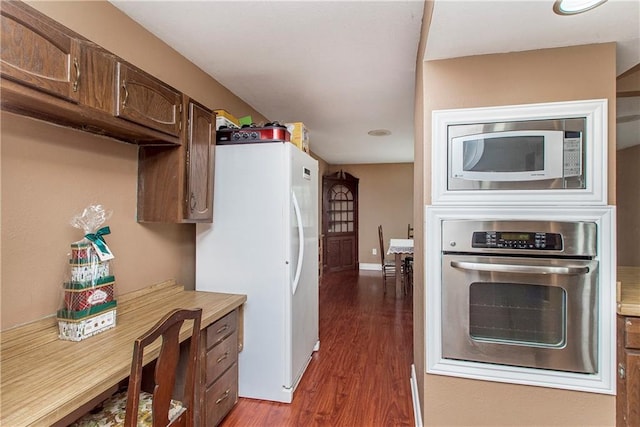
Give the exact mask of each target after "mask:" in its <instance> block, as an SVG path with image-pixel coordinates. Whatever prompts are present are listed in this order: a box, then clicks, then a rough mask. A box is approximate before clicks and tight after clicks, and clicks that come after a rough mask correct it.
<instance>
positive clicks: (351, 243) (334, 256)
mask: <svg viewBox="0 0 640 427" xmlns="http://www.w3.org/2000/svg"><path fill="white" fill-rule="evenodd" d="M326 240H327V243H326V245H327V246H326V258H327V260H326V263H327V265H328V266H329V267H328V269H327V270H328V271H342V270H353V269H354V268H355V259H356V256H355V250H356V242H355V237H354V236H351V235H349V236H335V237H327V239H326Z"/></svg>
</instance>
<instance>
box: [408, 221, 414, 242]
mask: <svg viewBox="0 0 640 427" xmlns="http://www.w3.org/2000/svg"><path fill="white" fill-rule="evenodd" d="M407 239H413V227H412V226H411V224H407Z"/></svg>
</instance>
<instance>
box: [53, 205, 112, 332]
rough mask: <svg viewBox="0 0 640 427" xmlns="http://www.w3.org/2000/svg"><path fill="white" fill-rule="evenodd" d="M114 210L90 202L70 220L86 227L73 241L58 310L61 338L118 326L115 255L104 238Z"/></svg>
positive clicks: (77, 225) (73, 223) (76, 224)
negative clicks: (114, 268) (113, 262)
mask: <svg viewBox="0 0 640 427" xmlns="http://www.w3.org/2000/svg"><path fill="white" fill-rule="evenodd" d="M111 214H112V212H111V211H106V210H105V209H104V208H103V207H102V206H101V205H90V206H88V207H87V208H85V209H84V210H83V211H82V212H81V213H79V214H77V215H75V216H74V217H73V218H72V219H71V221H70V224H71V225H72V226H73V227H75V228H78V229H81V230H82V231H84V238H83V239H82V240H79V241H77V242H74V243H71V252H70V253H69V270H68V276H67V280H65V281H64V284H63V292H64V303H63V307H62V308H61V309H60V310H58V313H57V316H58V326H59V330H60V334H59V336H60V338H61V339H65V340H71V341H81V340H83V339H85V338H88V337H90V336H92V335H95V334H96V333H98V332H102V331H104V330H106V329H109V328H112V327H114V326H115V320H116V305H117V302H116V299H115V292H114V287H115V276H114V275H113V271H112V266H111V260H112V259H113V258H114V256H113V253H112V252H111V250H110V249H109V247H108V246H107V243H106V241H105V239H104V236H105V235H107V234H110V233H111V230H110V228H109V227H108V226H104V224H105V222H106V221H107V220H108V219H109V218H110V217H111Z"/></svg>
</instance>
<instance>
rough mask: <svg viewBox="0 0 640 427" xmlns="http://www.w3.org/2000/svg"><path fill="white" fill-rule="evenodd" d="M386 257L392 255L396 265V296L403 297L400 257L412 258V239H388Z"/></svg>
mask: <svg viewBox="0 0 640 427" xmlns="http://www.w3.org/2000/svg"><path fill="white" fill-rule="evenodd" d="M387 255H394V257H395V263H396V296H398V297H399V296H402V295H403V286H402V276H403V274H402V271H403V269H402V257H403V256H413V239H390V240H389V249H388V250H387Z"/></svg>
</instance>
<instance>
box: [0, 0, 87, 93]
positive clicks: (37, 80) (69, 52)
mask: <svg viewBox="0 0 640 427" xmlns="http://www.w3.org/2000/svg"><path fill="white" fill-rule="evenodd" d="M0 15H1V18H0V19H1V22H0V29H1V38H2V54H1V55H0V58H1V60H0V71H1V73H2V76H3V77H5V78H10V79H13V80H16V81H19V82H20V83H22V84H25V85H28V86H30V87H33V88H36V89H38V90H41V91H44V92H47V93H49V94H52V95H55V96H58V97H61V98H65V99H68V100H71V101H74V102H75V101H77V100H78V89H79V80H80V42H79V40H78V39H77V38H75V37H74V36H73V35H71V34H69V33H67V32H64V31H62V30H61V29H60V28H58V27H57V26H55V25H51V24H50V23H48V22H46V21H45V20H43V19H40V18H39V17H38V16H37V15H34V14H30V13H28V11H27V10H25V9H24V8H22V7H20V5H19V4H16V3H14V2H8V1H4V2H2V8H1V9H0Z"/></svg>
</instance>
